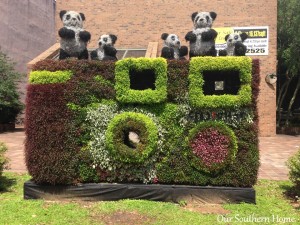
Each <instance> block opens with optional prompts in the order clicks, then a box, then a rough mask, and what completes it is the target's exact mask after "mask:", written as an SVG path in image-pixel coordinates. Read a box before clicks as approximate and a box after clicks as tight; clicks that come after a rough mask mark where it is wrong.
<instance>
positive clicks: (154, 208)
mask: <svg viewBox="0 0 300 225" xmlns="http://www.w3.org/2000/svg"><path fill="white" fill-rule="evenodd" d="M29 179H30V177H29V176H28V175H20V174H15V173H9V172H6V173H4V177H2V178H0V190H2V191H0V224H9V225H11V224H122V225H126V224H128V225H129V224H130V225H131V224H164V225H168V224H170V225H171V224H172V225H176V224H180V225H181V224H187V225H190V224H193V225H194V224H195V225H197V224H201V225H202V224H204V225H205V224H224V225H225V224H300V209H299V207H298V208H293V207H292V205H291V204H290V201H289V200H287V199H286V198H285V197H284V194H283V192H285V191H287V190H289V189H290V188H291V186H292V184H291V183H290V182H288V181H268V180H260V181H259V182H258V184H257V185H256V186H255V189H256V191H257V204H256V205H252V204H245V203H243V204H232V205H231V204H224V205H222V206H220V205H218V206H200V205H198V206H197V205H194V206H193V207H188V206H189V204H188V206H185V207H183V206H179V205H177V204H173V203H162V202H152V201H145V200H122V201H117V202H51V201H44V200H23V183H24V182H25V181H27V180H29ZM182 205H185V204H182ZM209 208H210V210H207V209H209ZM189 209H192V211H191V210H189ZM204 209H205V210H204ZM209 211H211V212H212V213H210V214H205V213H204V212H209ZM251 218H252V222H251V221H250V220H251ZM247 219H248V222H247ZM288 219H289V221H287V220H288ZM243 220H244V221H243ZM258 220H260V221H258ZM249 221H250V222H249ZM290 221H292V222H290ZM280 222H281V223H280ZM283 222H285V223H283Z"/></svg>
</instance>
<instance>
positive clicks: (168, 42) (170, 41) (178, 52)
mask: <svg viewBox="0 0 300 225" xmlns="http://www.w3.org/2000/svg"><path fill="white" fill-rule="evenodd" d="M161 39H162V40H164V45H163V48H162V50H161V57H163V58H166V59H183V60H184V59H185V56H186V55H187V54H188V48H187V47H186V46H181V42H180V40H179V38H178V36H177V35H176V34H168V33H163V34H162V35H161Z"/></svg>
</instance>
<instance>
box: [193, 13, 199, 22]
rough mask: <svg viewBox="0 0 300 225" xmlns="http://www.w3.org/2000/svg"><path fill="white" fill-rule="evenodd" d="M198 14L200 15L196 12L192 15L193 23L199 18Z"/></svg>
mask: <svg viewBox="0 0 300 225" xmlns="http://www.w3.org/2000/svg"><path fill="white" fill-rule="evenodd" d="M197 14H198V12H194V13H193V14H192V21H193V22H194V19H195V17H196V16H197Z"/></svg>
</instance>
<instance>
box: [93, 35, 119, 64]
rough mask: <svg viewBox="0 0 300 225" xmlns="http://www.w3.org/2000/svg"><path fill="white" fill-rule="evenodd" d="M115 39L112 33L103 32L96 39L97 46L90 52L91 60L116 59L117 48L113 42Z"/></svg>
mask: <svg viewBox="0 0 300 225" xmlns="http://www.w3.org/2000/svg"><path fill="white" fill-rule="evenodd" d="M116 41H117V36H116V35H114V34H104V35H102V36H101V37H100V38H99V40H98V48H97V49H96V50H94V51H92V52H91V59H92V60H103V61H105V60H118V59H117V56H116V54H117V50H116V49H115V47H114V44H115V43H116Z"/></svg>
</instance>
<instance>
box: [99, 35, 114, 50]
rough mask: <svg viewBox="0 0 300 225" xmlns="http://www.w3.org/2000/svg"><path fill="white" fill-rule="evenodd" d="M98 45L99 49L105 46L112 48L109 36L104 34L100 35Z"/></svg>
mask: <svg viewBox="0 0 300 225" xmlns="http://www.w3.org/2000/svg"><path fill="white" fill-rule="evenodd" d="M98 44H99V47H103V46H106V45H110V46H113V40H112V39H111V37H110V35H109V34H104V35H101V37H100V38H99V40H98Z"/></svg>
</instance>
